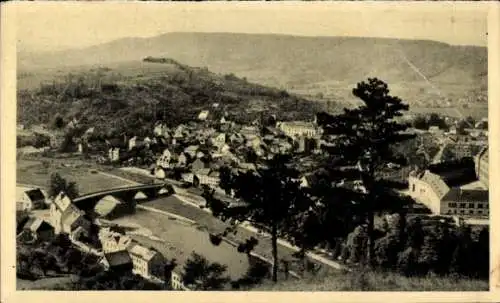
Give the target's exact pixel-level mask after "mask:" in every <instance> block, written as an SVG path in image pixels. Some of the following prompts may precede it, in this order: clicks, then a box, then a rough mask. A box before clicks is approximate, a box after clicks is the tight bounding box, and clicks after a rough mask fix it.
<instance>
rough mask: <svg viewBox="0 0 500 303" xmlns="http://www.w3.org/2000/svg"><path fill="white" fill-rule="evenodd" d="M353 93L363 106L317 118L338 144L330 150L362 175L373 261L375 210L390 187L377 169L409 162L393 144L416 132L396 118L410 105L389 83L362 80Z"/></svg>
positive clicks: (362, 202) (328, 137)
mask: <svg viewBox="0 0 500 303" xmlns="http://www.w3.org/2000/svg"><path fill="white" fill-rule="evenodd" d="M353 94H354V96H356V97H358V98H359V99H361V101H362V102H363V105H361V106H359V107H358V108H355V109H344V113H343V114H341V115H338V116H332V115H329V114H326V113H322V115H321V116H318V119H317V120H318V123H319V125H320V126H322V128H323V130H324V138H325V139H326V140H327V141H330V142H332V143H334V144H331V145H330V146H328V147H326V148H325V149H326V151H327V152H328V153H329V154H330V155H331V156H332V157H333V158H337V159H341V160H342V162H344V164H347V165H357V167H358V169H357V171H358V176H359V178H360V180H361V181H362V184H363V187H364V193H361V194H360V197H359V202H360V205H361V208H362V209H361V211H362V215H363V217H364V218H365V219H366V221H367V224H368V238H369V243H368V258H367V259H368V261H369V263H373V259H374V240H375V239H374V213H375V211H376V210H377V209H378V208H379V206H380V205H378V204H379V202H380V201H381V199H380V194H381V193H382V192H384V191H385V190H386V189H385V188H384V187H383V186H381V184H380V182H378V181H379V180H378V179H377V172H378V171H380V170H381V169H382V168H383V167H384V166H385V165H386V164H387V163H390V162H393V163H398V164H405V161H404V159H401V158H398V157H396V156H395V155H394V153H393V149H392V146H393V145H395V144H397V143H399V142H402V141H405V140H408V139H411V138H413V137H414V135H412V134H407V133H404V131H406V130H407V129H408V127H409V125H408V124H405V123H399V122H397V121H395V118H398V117H401V116H402V115H403V113H402V112H403V111H407V110H408V109H409V107H408V105H407V104H404V103H403V101H402V100H401V99H400V98H398V97H395V96H391V95H390V94H389V89H388V86H387V84H386V83H384V82H383V81H381V80H379V79H376V78H369V79H368V81H367V82H364V81H363V82H360V83H358V84H357V86H356V88H354V89H353Z"/></svg>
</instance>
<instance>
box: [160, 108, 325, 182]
mask: <svg viewBox="0 0 500 303" xmlns="http://www.w3.org/2000/svg"><path fill="white" fill-rule="evenodd" d="M208 115H209V112H208V111H202V112H201V113H200V114H199V116H198V120H199V122H198V123H196V122H193V123H191V124H187V125H185V124H181V125H178V126H177V127H175V128H172V129H171V128H168V127H167V126H166V125H165V124H162V123H158V124H157V125H155V127H154V129H153V133H154V138H155V139H156V142H162V143H163V147H164V149H163V152H161V153H160V154H159V156H158V157H157V159H156V163H155V167H154V174H155V176H156V177H157V178H160V179H162V178H165V177H166V176H167V174H168V171H171V170H172V169H175V168H178V169H180V170H181V171H182V172H183V174H182V175H181V176H180V178H181V179H182V180H183V181H185V182H188V183H192V184H195V185H203V184H206V185H210V186H216V185H217V184H218V182H219V172H218V170H219V168H220V167H222V166H229V167H232V168H233V169H237V170H243V171H247V170H249V169H255V165H254V164H253V162H254V161H255V160H256V159H257V158H261V159H269V158H271V157H272V156H274V155H276V154H280V153H286V152H298V153H302V154H311V153H315V152H318V151H319V145H320V136H321V131H320V128H319V127H317V125H316V124H315V123H314V122H278V123H277V124H276V125H275V126H262V125H259V122H258V121H255V122H254V123H252V124H251V125H237V124H235V123H234V122H231V121H229V120H228V119H226V117H222V118H221V119H219V120H217V121H209V120H207V117H208Z"/></svg>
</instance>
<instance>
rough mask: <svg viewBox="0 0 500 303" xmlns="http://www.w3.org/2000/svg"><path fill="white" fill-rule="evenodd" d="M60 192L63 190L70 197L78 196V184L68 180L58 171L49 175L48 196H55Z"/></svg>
mask: <svg viewBox="0 0 500 303" xmlns="http://www.w3.org/2000/svg"><path fill="white" fill-rule="evenodd" d="M60 192H64V193H65V194H66V195H67V196H68V197H69V198H70V199H74V198H76V197H78V195H79V194H78V186H77V184H76V183H75V182H72V181H71V182H68V181H66V179H64V178H63V177H61V175H59V174H58V173H53V174H52V175H50V180H49V193H48V194H49V196H50V197H55V196H57V195H58V194H59V193H60Z"/></svg>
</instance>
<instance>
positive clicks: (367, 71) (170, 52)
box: [18, 33, 487, 102]
mask: <svg viewBox="0 0 500 303" xmlns="http://www.w3.org/2000/svg"><path fill="white" fill-rule="evenodd" d="M284 50H286V51H284ZM147 55H151V56H158V55H160V56H167V57H170V58H173V59H176V60H178V61H180V62H183V63H185V64H188V65H192V66H206V67H208V68H209V69H210V70H213V71H215V72H222V73H230V72H234V73H235V74H236V75H238V76H242V77H243V76H244V77H247V78H248V79H249V80H251V81H256V82H259V83H263V84H266V85H271V86H276V87H283V88H287V89H292V90H296V91H304V90H307V93H315V92H323V93H325V92H326V93H327V94H328V92H330V93H329V94H330V95H332V96H336V97H337V98H338V99H342V98H347V97H348V96H349V95H350V87H351V86H352V85H354V84H355V83H356V82H358V81H360V80H362V79H364V78H366V77H368V76H377V77H380V78H382V79H384V80H385V81H387V82H388V83H390V84H391V87H392V89H393V91H394V93H395V94H397V95H401V97H403V98H404V99H413V98H414V97H415V96H419V99H420V98H422V99H433V98H434V99H435V98H436V97H437V93H436V91H435V89H434V88H432V87H431V86H430V85H429V84H428V83H427V82H426V81H425V80H424V79H423V78H422V77H421V76H420V75H419V74H418V73H417V72H415V70H414V69H413V68H412V67H411V66H410V64H408V61H409V62H411V64H413V65H414V66H415V67H417V68H418V70H419V71H420V72H421V73H422V74H423V75H425V76H426V77H427V78H428V79H430V81H431V82H432V83H433V84H434V85H435V87H437V89H438V90H440V91H441V93H443V94H444V95H445V96H448V97H451V98H455V97H463V96H466V95H469V94H474V93H475V92H476V91H482V93H484V92H485V91H486V86H487V50H486V48H484V47H469V46H451V45H448V44H444V43H439V42H433V41H419V40H416V41H412V40H395V39H382V38H347V37H297V36H285V35H259V34H224V33H212V34H208V33H170V34H165V35H160V36H157V37H152V38H128V39H121V40H117V41H113V42H110V43H106V44H102V45H98V46H94V47H90V48H86V49H81V50H71V51H62V52H56V53H45V54H29V53H22V54H20V56H19V58H18V62H19V66H20V68H21V69H25V68H34V67H37V66H38V67H54V68H60V67H61V66H70V65H78V64H105V65H106V64H109V63H110V62H117V61H130V60H138V59H139V58H142V57H144V56H147ZM407 60H408V61H407ZM411 101H413V102H417V101H419V100H411Z"/></svg>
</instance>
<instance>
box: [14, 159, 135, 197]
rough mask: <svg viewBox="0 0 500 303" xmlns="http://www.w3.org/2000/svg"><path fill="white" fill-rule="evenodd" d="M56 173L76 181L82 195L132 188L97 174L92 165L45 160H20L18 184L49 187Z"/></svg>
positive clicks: (121, 181)
mask: <svg viewBox="0 0 500 303" xmlns="http://www.w3.org/2000/svg"><path fill="white" fill-rule="evenodd" d="M64 165H74V166H64ZM56 172H57V173H59V174H60V175H61V176H62V177H63V178H65V179H67V180H68V181H75V182H76V183H77V184H78V189H79V192H80V194H85V193H90V192H95V191H100V190H104V189H109V188H116V187H123V186H130V182H126V181H124V180H121V179H118V178H113V177H110V176H106V175H104V174H101V173H97V172H95V171H94V168H93V167H92V166H91V165H90V164H85V163H84V162H80V163H78V162H74V163H71V161H63V160H59V159H45V160H40V161H36V160H24V159H20V160H18V162H17V168H16V174H17V175H16V182H17V183H20V184H27V185H35V186H40V187H47V186H48V182H49V178H50V174H52V173H56Z"/></svg>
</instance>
